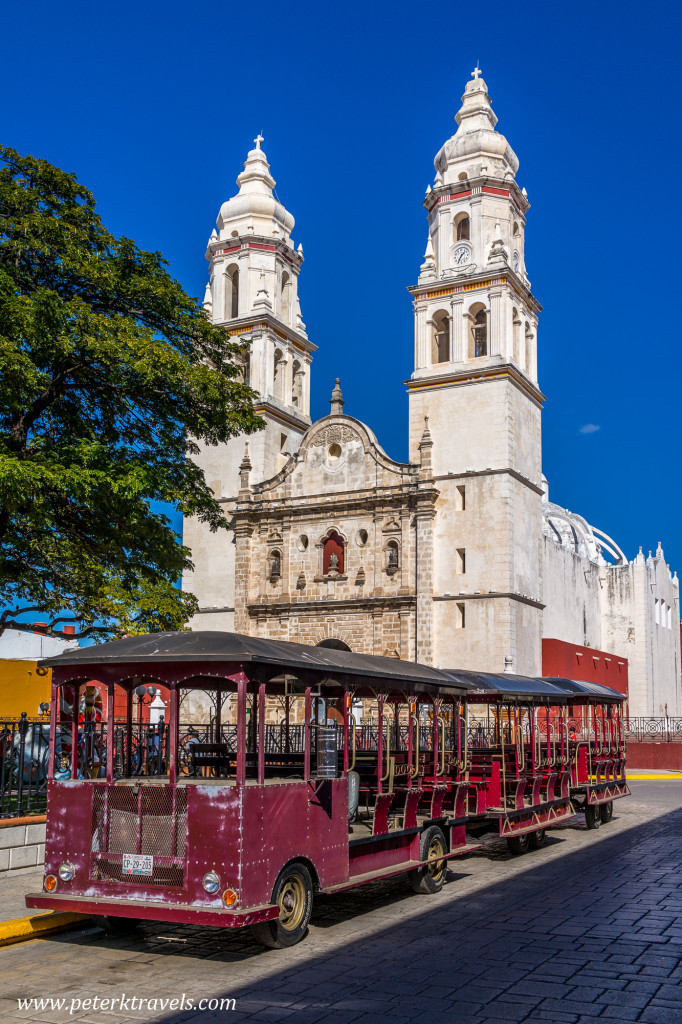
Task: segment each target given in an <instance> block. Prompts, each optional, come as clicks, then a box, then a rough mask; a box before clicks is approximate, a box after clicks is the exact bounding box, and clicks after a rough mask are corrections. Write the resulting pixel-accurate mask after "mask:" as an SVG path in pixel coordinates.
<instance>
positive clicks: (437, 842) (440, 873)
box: [407, 825, 448, 896]
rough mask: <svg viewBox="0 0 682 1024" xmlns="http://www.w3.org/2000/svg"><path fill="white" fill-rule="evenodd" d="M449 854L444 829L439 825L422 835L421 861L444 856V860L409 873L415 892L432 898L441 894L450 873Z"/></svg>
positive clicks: (428, 829)
mask: <svg viewBox="0 0 682 1024" xmlns="http://www.w3.org/2000/svg"><path fill="white" fill-rule="evenodd" d="M447 852H448V843H447V839H446V838H445V836H444V834H443V831H442V829H440V828H438V825H431V826H429V828H427V829H425V830H424V831H423V832H422V834H421V841H420V843H419V859H420V860H430V859H431V858H432V857H438V856H439V855H440V854H441V853H442V854H443V860H436V861H432V863H431V864H425V865H424V866H423V867H421V868H416V870H415V871H410V872H409V873H408V876H407V877H408V879H409V881H410V885H411V886H412V888H413V889H414V891H415V892H418V893H420V894H422V895H427V896H432V895H433V894H434V893H436V892H440V890H441V889H442V888H443V885H444V883H445V876H446V875H447V873H448V862H447V861H446V860H445V854H446V853H447Z"/></svg>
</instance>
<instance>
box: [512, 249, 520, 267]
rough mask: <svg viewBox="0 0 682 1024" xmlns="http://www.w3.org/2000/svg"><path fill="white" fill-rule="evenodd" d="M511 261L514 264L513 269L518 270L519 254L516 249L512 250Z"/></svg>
mask: <svg viewBox="0 0 682 1024" xmlns="http://www.w3.org/2000/svg"><path fill="white" fill-rule="evenodd" d="M512 262H513V264H514V270H518V269H519V263H520V260H519V254H518V253H517V252H516V250H514V255H513V256H512Z"/></svg>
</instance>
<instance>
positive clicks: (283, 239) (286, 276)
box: [183, 135, 317, 630]
mask: <svg viewBox="0 0 682 1024" xmlns="http://www.w3.org/2000/svg"><path fill="white" fill-rule="evenodd" d="M262 142H263V137H262V136H261V135H258V136H257V138H256V139H255V140H254V143H255V148H254V149H252V150H251V151H250V152H249V154H248V156H247V159H246V162H245V164H244V170H243V171H242V173H241V174H240V175H239V177H238V178H237V185H238V186H239V192H238V193H237V195H235V196H233V197H232V198H231V199H228V200H227V202H225V203H223V205H222V206H221V208H220V212H219V214H218V219H217V222H216V228H215V230H214V231H213V233H212V234H211V237H210V238H209V241H208V248H207V250H206V259H207V260H208V261H209V263H210V268H211V269H210V280H209V283H208V285H207V287H206V294H205V296H204V308H205V309H206V310H207V312H208V313H209V315H210V316H211V318H212V320H213V322H214V323H215V324H221V325H224V327H225V330H226V331H228V333H229V334H230V335H231V336H235V337H238V338H239V340H240V341H242V342H248V343H249V350H248V353H247V354H246V357H245V359H244V376H245V379H246V380H247V381H248V383H249V384H250V385H251V387H252V388H253V389H254V391H256V392H257V393H258V396H259V397H258V400H257V401H256V403H255V410H256V412H257V413H258V414H259V416H261V417H262V418H263V420H264V421H265V427H264V429H263V430H261V431H259V432H258V433H256V434H252V435H251V436H250V437H249V438H248V445H249V458H250V463H251V467H252V468H251V472H250V481H251V483H252V484H256V483H260V482H261V481H262V480H266V479H268V478H269V477H272V476H275V474H276V473H278V472H279V470H280V469H281V468H282V467H283V466H284V464H285V462H286V460H287V458H288V457H289V455H290V454H293V453H294V452H296V451H297V450H298V448H299V444H300V441H301V438H302V437H303V434H304V433H305V431H306V429H307V428H308V427H309V426H310V366H311V362H312V355H313V352H315V350H316V347H317V346H315V345H313V343H312V342H311V341H310V340H309V338H308V335H307V334H306V329H305V324H304V323H303V319H302V317H301V306H300V303H299V299H298V275H299V272H300V269H301V265H302V263H303V249H302V246H300V245H299V247H298V249H295V248H294V243H293V241H292V239H291V232H292V231H293V228H294V218H293V216H292V215H291V214H290V213H289V212H288V210H286V209H285V207H284V206H282V204H281V203H280V202H279V201H278V200H277V199H276V198H275V196H274V194H273V189H274V187H275V179H274V178H273V177H272V175H271V174H270V165H269V164H268V161H267V159H266V156H265V153H264V152H263V150H262V149H261V143H262ZM245 442H246V438H240V437H236V438H232V439H231V440H230V441H229V442H228V443H227V444H223V445H218V446H216V447H211V446H208V445H205V446H203V447H202V450H201V454H200V455H199V456H197V462H198V463H199V464H200V465H201V467H202V469H203V470H204V473H205V476H206V480H207V482H208V484H209V486H210V487H211V489H212V490H213V493H214V494H215V496H216V498H217V499H218V500H219V501H220V502H221V503H222V505H223V510H224V512H225V515H226V517H227V518H228V519H229V518H230V512H231V510H232V507H233V504H234V500H235V499H236V497H237V494H238V491H239V467H240V464H241V462H242V459H243V458H244V450H245ZM183 540H184V543H185V544H186V545H188V546H189V547H190V548H191V549H192V557H193V561H194V565H195V570H194V572H193V573H188V574H186V575H185V576H184V577H183V588H185V589H187V590H191V591H192V592H193V593H194V594H195V595H196V596H197V598H198V599H199V604H200V606H201V609H202V610H201V614H200V615H199V616H198V618H197V619H195V620H194V622H193V628H195V629H226V630H231V629H233V624H234V573H235V564H234V537H233V535H232V534H231V533H226V532H222V531H221V533H220V534H212V533H210V531H209V530H208V529H207V528H206V527H205V526H204V524H202V523H199V522H198V521H196V520H193V519H186V520H185V521H184V529H183Z"/></svg>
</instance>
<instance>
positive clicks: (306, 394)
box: [299, 356, 312, 416]
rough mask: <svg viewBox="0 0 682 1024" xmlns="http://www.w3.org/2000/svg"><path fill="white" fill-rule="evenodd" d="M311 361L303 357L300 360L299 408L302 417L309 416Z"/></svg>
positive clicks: (307, 357)
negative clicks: (301, 369)
mask: <svg viewBox="0 0 682 1024" xmlns="http://www.w3.org/2000/svg"><path fill="white" fill-rule="evenodd" d="M311 364H312V359H311V358H310V356H304V357H303V359H302V366H303V367H304V369H303V374H302V377H301V398H300V404H299V408H300V410H301V415H302V416H310V367H311Z"/></svg>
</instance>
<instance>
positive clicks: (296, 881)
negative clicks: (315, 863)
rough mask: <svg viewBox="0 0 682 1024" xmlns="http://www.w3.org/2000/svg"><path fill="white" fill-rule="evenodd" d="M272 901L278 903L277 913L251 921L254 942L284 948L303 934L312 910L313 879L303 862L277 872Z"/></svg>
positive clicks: (302, 936)
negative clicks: (264, 919)
mask: <svg viewBox="0 0 682 1024" xmlns="http://www.w3.org/2000/svg"><path fill="white" fill-rule="evenodd" d="M271 903H275V904H279V917H276V918H275V919H274V920H273V921H263V922H262V923H261V924H254V925H251V934H252V935H253V937H254V939H255V940H256V942H259V943H260V944H261V946H267V948H268V949H286V948H287V947H288V946H295V945H296V943H297V942H300V941H301V939H303V938H305V936H306V934H307V932H308V924H309V923H310V915H311V914H312V912H313V881H312V878H311V877H310V872H309V871H308V869H307V867H306V866H305V864H290V865H289V866H288V867H286V868H284V870H283V871H282V872H281V873H280V876H279V878H278V879H277V881H276V882H275V888H274V889H273V890H272V900H271Z"/></svg>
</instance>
